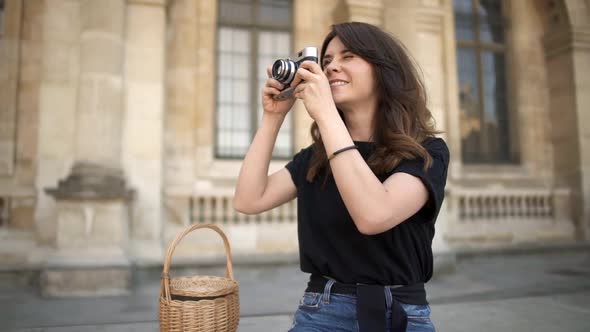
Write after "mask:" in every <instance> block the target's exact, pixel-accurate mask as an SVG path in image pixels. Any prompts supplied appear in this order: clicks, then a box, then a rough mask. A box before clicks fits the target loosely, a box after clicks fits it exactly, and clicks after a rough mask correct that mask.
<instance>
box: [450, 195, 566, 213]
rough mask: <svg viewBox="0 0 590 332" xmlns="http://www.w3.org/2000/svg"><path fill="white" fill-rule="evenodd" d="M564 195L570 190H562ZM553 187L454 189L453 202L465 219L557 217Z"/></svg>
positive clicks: (557, 199)
mask: <svg viewBox="0 0 590 332" xmlns="http://www.w3.org/2000/svg"><path fill="white" fill-rule="evenodd" d="M560 194H561V195H564V194H568V193H567V192H566V193H560ZM558 195H559V193H555V192H553V191H550V190H541V191H539V190H480V189H470V190H466V189H460V190H453V193H452V197H453V198H454V199H453V203H454V204H453V205H456V207H457V217H458V219H459V220H462V221H477V220H483V219H554V218H555V215H556V211H555V209H556V204H555V203H556V201H559V200H561V199H563V198H565V197H556V196H558Z"/></svg>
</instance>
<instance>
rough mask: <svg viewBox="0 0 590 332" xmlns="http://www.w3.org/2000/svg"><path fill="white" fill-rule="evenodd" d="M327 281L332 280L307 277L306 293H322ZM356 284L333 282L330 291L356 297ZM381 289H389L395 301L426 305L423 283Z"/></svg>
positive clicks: (388, 286) (315, 276)
mask: <svg viewBox="0 0 590 332" xmlns="http://www.w3.org/2000/svg"><path fill="white" fill-rule="evenodd" d="M328 280H334V279H333V278H330V277H326V276H321V275H317V274H312V275H311V276H310V277H309V281H308V283H307V288H306V289H305V291H306V292H314V293H322V292H323V291H324V288H325V286H326V283H327V282H328ZM358 286H359V285H357V284H345V283H341V282H338V281H337V280H334V284H333V285H332V286H331V291H332V293H334V294H349V295H357V288H358ZM381 286H382V287H386V288H389V289H390V291H391V294H392V296H393V298H395V299H396V300H398V301H400V302H403V303H408V304H416V305H427V304H428V301H427V300H426V290H425V288H424V283H422V282H421V283H414V284H411V285H381Z"/></svg>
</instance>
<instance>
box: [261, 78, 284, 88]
mask: <svg viewBox="0 0 590 332" xmlns="http://www.w3.org/2000/svg"><path fill="white" fill-rule="evenodd" d="M265 86H271V87H273V88H277V89H279V90H282V89H284V88H285V86H284V85H283V84H282V83H281V82H279V81H277V80H275V79H274V78H269V79H268V80H266V84H265Z"/></svg>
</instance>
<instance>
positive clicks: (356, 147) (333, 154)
mask: <svg viewBox="0 0 590 332" xmlns="http://www.w3.org/2000/svg"><path fill="white" fill-rule="evenodd" d="M352 149H357V150H358V149H359V147H358V146H356V145H351V146H347V147H345V148H342V149H340V150H337V151H335V152H334V153H332V155H331V156H330V157H328V161H330V160H332V158H334V157H336V155H337V154H339V153H342V152H344V151H347V150H352Z"/></svg>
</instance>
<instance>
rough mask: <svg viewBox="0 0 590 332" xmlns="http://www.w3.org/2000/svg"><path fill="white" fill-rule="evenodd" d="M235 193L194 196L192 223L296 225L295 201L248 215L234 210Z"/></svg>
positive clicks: (190, 207) (191, 208) (191, 211)
mask: <svg viewBox="0 0 590 332" xmlns="http://www.w3.org/2000/svg"><path fill="white" fill-rule="evenodd" d="M232 200H233V192H231V193H230V192H224V191H215V192H208V193H206V194H201V195H194V196H192V197H191V199H190V203H189V209H190V212H189V216H190V221H191V223H199V224H209V223H212V224H249V223H265V222H266V223H295V222H296V221H297V203H296V201H295V200H293V201H291V202H288V203H286V204H283V205H281V206H279V207H277V208H274V209H272V210H269V211H266V212H263V213H260V214H256V215H246V214H243V213H239V212H237V211H236V210H234V208H233V206H232Z"/></svg>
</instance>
